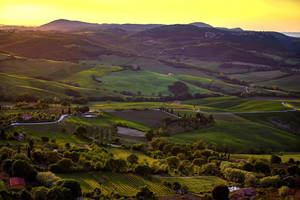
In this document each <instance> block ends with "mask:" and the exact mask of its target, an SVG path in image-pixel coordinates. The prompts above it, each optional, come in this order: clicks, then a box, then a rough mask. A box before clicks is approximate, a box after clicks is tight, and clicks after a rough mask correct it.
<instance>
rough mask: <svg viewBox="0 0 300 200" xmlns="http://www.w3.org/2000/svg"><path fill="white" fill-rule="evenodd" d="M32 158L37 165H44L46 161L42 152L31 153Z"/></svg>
mask: <svg viewBox="0 0 300 200" xmlns="http://www.w3.org/2000/svg"><path fill="white" fill-rule="evenodd" d="M31 158H32V160H33V161H34V162H36V163H42V162H44V161H45V157H44V154H43V153H42V152H41V151H34V152H32V153H31Z"/></svg>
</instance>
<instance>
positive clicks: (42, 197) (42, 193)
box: [33, 186, 49, 200]
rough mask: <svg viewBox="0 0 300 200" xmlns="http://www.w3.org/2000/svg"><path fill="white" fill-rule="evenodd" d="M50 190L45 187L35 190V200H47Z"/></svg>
mask: <svg viewBox="0 0 300 200" xmlns="http://www.w3.org/2000/svg"><path fill="white" fill-rule="evenodd" d="M48 191H49V189H48V188H46V187H43V186H40V187H37V188H34V191H33V198H34V200H47V193H48Z"/></svg>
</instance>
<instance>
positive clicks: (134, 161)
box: [127, 154, 139, 164]
mask: <svg viewBox="0 0 300 200" xmlns="http://www.w3.org/2000/svg"><path fill="white" fill-rule="evenodd" d="M138 159H139V157H137V156H136V155H135V154H130V155H129V156H128V157H127V161H128V162H129V163H130V164H137V163H138Z"/></svg>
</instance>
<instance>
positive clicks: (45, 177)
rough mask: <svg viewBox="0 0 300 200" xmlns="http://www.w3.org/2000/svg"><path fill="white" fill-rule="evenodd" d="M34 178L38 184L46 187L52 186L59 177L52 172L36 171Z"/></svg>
mask: <svg viewBox="0 0 300 200" xmlns="http://www.w3.org/2000/svg"><path fill="white" fill-rule="evenodd" d="M36 179H37V181H38V182H39V183H40V184H42V185H44V186H46V187H52V186H53V185H54V183H55V182H56V181H59V180H60V178H58V177H57V176H56V175H55V174H53V173H52V172H38V174H37V176H36Z"/></svg>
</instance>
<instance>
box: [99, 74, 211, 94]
mask: <svg viewBox="0 0 300 200" xmlns="http://www.w3.org/2000/svg"><path fill="white" fill-rule="evenodd" d="M98 80H101V81H102V82H103V83H104V84H105V85H109V86H111V87H112V88H113V89H115V90H118V91H131V92H133V93H135V94H137V93H138V91H140V92H141V94H142V95H145V96H153V94H154V95H155V96H157V95H158V93H159V92H161V93H162V95H164V96H165V95H170V94H172V93H170V92H169V91H168V86H169V85H172V84H173V83H174V82H176V81H178V79H176V78H174V77H173V76H168V75H165V74H159V73H155V72H150V71H144V70H140V71H132V70H126V71H119V72H114V73H110V74H109V75H106V76H103V77H100V78H98ZM186 85H187V86H188V87H189V92H190V93H191V94H195V93H200V94H210V93H212V92H211V91H210V90H206V89H203V88H199V87H196V86H194V85H191V84H189V83H186Z"/></svg>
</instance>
